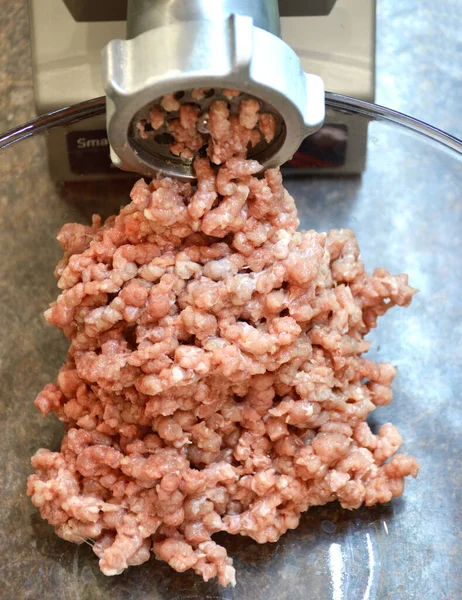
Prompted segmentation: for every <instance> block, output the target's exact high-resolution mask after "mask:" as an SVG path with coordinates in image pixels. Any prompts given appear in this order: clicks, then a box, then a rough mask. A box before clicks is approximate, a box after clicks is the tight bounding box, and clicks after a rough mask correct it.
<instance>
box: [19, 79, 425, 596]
mask: <svg viewBox="0 0 462 600" xmlns="http://www.w3.org/2000/svg"><path fill="white" fill-rule="evenodd" d="M228 92H229V96H230V97H232V95H233V91H232V90H228ZM204 93H205V92H204ZM196 97H197V98H199V97H200V93H199V91H197V94H196ZM177 104H178V101H177V100H176V98H175V97H173V96H171V97H168V98H165V99H164V100H163V102H162V104H161V107H158V108H156V110H155V111H152V113H151V121H152V122H160V121H161V119H163V118H164V114H165V113H164V112H163V111H166V112H168V111H172V110H177V109H178V108H179V107H178V106H177ZM227 110H228V109H227V106H226V103H222V104H219V103H217V104H216V105H215V106H214V107H213V108H212V109H211V114H213V113H214V112H215V117H213V118H212V119H211V128H212V129H213V134H214V136H216V137H215V139H214V140H212V142H211V143H210V145H209V151H210V152H209V153H211V154H212V155H215V153H216V152H217V151H218V150H217V148H218V149H219V153H223V152H225V154H226V153H227V152H228V151H229V152H231V154H233V156H229V157H228V158H227V159H226V160H225V161H224V164H223V165H222V166H221V167H219V168H218V169H216V170H215V169H214V168H213V167H212V165H211V163H210V161H209V159H208V158H204V157H202V158H198V159H196V161H195V170H196V175H197V186H196V187H192V186H191V185H190V184H189V183H181V182H179V181H175V180H172V179H169V178H158V179H154V180H153V181H152V182H151V183H149V184H148V183H146V182H144V181H143V180H140V181H139V182H138V183H137V184H135V186H134V188H133V190H132V192H131V200H132V201H131V203H130V204H128V205H127V206H125V207H124V208H122V209H121V211H120V213H119V214H118V215H117V216H115V217H111V218H110V219H108V220H107V221H106V222H105V223H104V224H102V223H101V220H100V219H98V218H95V219H94V222H93V225H92V226H91V227H82V226H81V225H76V224H74V225H66V226H65V227H64V228H63V229H62V231H61V233H60V235H59V240H60V243H61V245H62V247H63V249H64V257H63V260H62V261H61V262H60V263H59V265H58V268H57V270H56V273H57V276H58V278H59V282H58V285H59V287H60V289H61V294H60V295H59V297H58V298H57V300H56V302H54V303H53V304H52V305H51V307H50V309H49V310H48V311H47V312H46V318H47V319H48V321H49V322H50V323H52V324H54V325H56V326H57V327H59V328H60V329H62V330H63V331H64V333H65V334H66V336H67V337H68V338H69V340H70V348H69V353H68V356H67V359H66V362H65V364H64V366H63V367H62V369H61V371H60V374H59V376H58V381H57V384H48V385H47V386H45V388H44V389H43V390H42V391H41V392H40V394H39V395H38V396H37V399H36V401H35V403H36V406H37V408H39V410H40V411H41V412H42V414H43V415H46V414H48V413H50V412H53V413H55V414H56V415H57V416H58V418H59V419H60V420H61V421H62V422H63V423H65V426H66V435H65V436H64V439H63V441H62V444H61V450H60V452H50V451H49V450H44V449H42V450H39V451H38V452H37V453H36V455H35V456H34V457H33V459H32V464H33V466H34V468H35V474H33V475H31V476H30V477H29V480H28V494H29V495H30V496H32V502H33V503H34V504H35V506H37V507H38V508H39V509H40V512H41V515H42V517H43V518H44V519H47V520H48V522H49V523H50V524H51V525H53V526H54V527H55V528H56V532H57V534H58V535H59V536H60V537H62V538H63V539H66V540H68V541H71V542H74V543H83V542H86V541H89V543H91V544H92V545H93V548H94V551H95V553H96V554H97V556H98V557H99V559H100V568H101V570H102V571H103V573H105V574H106V575H115V574H118V573H121V572H122V571H123V570H124V569H126V568H127V567H128V566H130V565H138V564H141V563H143V562H145V561H146V560H148V558H149V556H150V553H151V551H152V552H153V553H154V554H155V556H156V557H157V558H159V559H161V560H165V561H166V562H168V563H169V564H170V565H171V566H172V567H173V568H174V569H176V570H177V571H180V572H182V571H185V570H187V569H193V570H194V571H195V572H196V573H198V574H199V575H201V576H202V577H203V578H204V579H205V580H208V579H210V578H213V577H218V580H219V582H220V583H221V584H222V585H224V586H226V585H228V584H231V585H234V582H235V574H234V569H233V567H232V560H231V559H230V558H229V557H228V556H227V554H226V550H225V549H224V548H223V547H221V546H219V545H217V544H216V543H215V542H214V541H213V540H212V535H213V534H214V533H216V532H218V531H226V532H228V533H231V534H241V535H247V536H250V537H251V538H253V539H254V540H256V541H257V542H259V543H264V542H275V541H276V540H277V539H278V538H279V537H280V536H281V535H282V534H283V533H285V532H286V531H287V530H288V529H293V528H295V527H297V525H298V522H299V519H300V515H301V514H302V513H303V512H304V511H306V510H307V509H308V508H309V507H310V506H315V505H322V504H325V503H326V502H330V501H332V500H336V499H337V500H338V501H339V502H340V504H341V505H342V506H343V507H344V508H347V509H354V508H358V507H359V506H360V505H361V504H366V505H367V506H370V505H372V504H375V503H377V502H388V501H389V500H390V499H391V498H392V497H394V496H399V495H400V494H401V493H402V492H403V481H404V478H405V477H406V476H408V475H412V476H416V474H417V471H418V465H417V463H416V461H415V460H414V459H413V458H411V457H408V456H404V455H401V454H396V451H397V450H398V448H399V447H400V445H401V443H402V440H401V436H400V435H399V433H398V431H397V430H396V428H395V427H394V426H393V425H391V424H386V425H383V426H382V427H381V428H380V430H379V432H378V434H377V435H375V434H373V433H372V431H371V430H370V429H369V427H368V425H367V423H366V418H367V416H368V414H369V413H370V412H371V411H373V410H374V409H375V407H376V406H381V405H384V404H388V403H389V402H390V401H391V397H392V394H391V383H392V381H393V378H394V376H395V374H396V372H395V369H394V367H393V366H392V365H390V364H388V363H382V364H376V363H374V362H373V361H371V360H369V359H367V358H365V357H364V356H363V354H364V353H365V352H367V350H368V349H369V343H368V342H367V341H365V339H364V336H365V335H366V334H367V333H368V332H369V330H370V329H371V327H375V326H376V322H377V318H378V317H379V316H381V315H383V314H384V313H385V312H386V311H387V310H388V309H389V308H391V307H392V306H395V305H399V306H407V305H408V304H409V303H410V302H411V299H412V296H413V294H414V292H415V290H413V289H412V288H411V287H409V285H408V283H407V277H406V276H404V275H398V276H393V275H391V274H390V273H388V272H387V271H385V270H384V269H377V270H376V271H374V273H373V274H372V275H369V274H367V273H366V272H365V270H364V266H363V263H362V262H361V259H360V256H359V249H358V246H357V243H356V239H355V236H354V234H353V232H352V231H349V230H346V229H340V230H333V231H330V232H329V233H317V232H315V231H296V229H297V227H298V218H297V212H296V209H295V204H294V201H293V200H292V198H291V197H290V195H289V194H288V193H287V191H285V190H284V188H283V186H282V179H281V176H280V173H279V171H278V170H277V169H272V170H268V171H266V173H265V174H264V176H263V177H262V178H259V179H257V178H256V177H255V174H256V173H257V172H259V171H260V165H259V164H258V163H256V162H255V161H249V160H246V159H245V158H244V157H243V156H241V150H236V147H238V146H239V144H237V146H236V145H234V146H233V145H232V144H231V145H229V144H228V146H226V147H225V145H223V144H222V145H221V146H220V143H221V142H220V140H222V141H223V142H226V143H227V141H229V139H232V138H233V136H234V135H235V134H236V135H237V138H239V135H240V133H242V132H243V131H246V132H247V133H246V134H245V135H244V137H243V139H244V141H245V140H247V137H246V136H247V135H248V131H249V129H248V128H249V127H251V126H252V125H253V124H254V122H255V121H256V119H257V118H258V119H259V121H260V123H261V121H262V120H263V122H264V127H263V128H262V132H263V135H265V136H271V135H272V133H271V127H272V125H271V119H268V118H266V117H265V116H264V115H260V116H259V117H258V114H257V112H258V106H257V105H255V104H253V103H247V104H245V105H244V110H243V112H242V113H241V116H240V117H237V118H236V120H235V121H232V120H230V119H228V116H227ZM196 119H197V111H196V110H195V109H194V108H184V109H182V110H181V114H180V118H179V120H178V123H177V124H175V125H174V126H173V127H174V128H176V129H174V130H175V131H178V132H179V133H181V135H183V133H184V132H186V133H188V132H191V131H192V130H193V129H194V123H195V121H196ZM214 119H215V120H214ZM236 132H237V133H236ZM178 135H179V134H178ZM185 135H186V134H185ZM237 138H236V139H237ZM182 139H183V138H182ZM185 139H186V138H185ZM215 142H217V144H215ZM233 143H234V142H233ZM241 146H242V144H241ZM242 148H244V146H242ZM242 152H243V150H242Z"/></svg>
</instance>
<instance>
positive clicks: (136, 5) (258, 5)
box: [127, 0, 281, 39]
mask: <svg viewBox="0 0 462 600" xmlns="http://www.w3.org/2000/svg"><path fill="white" fill-rule="evenodd" d="M233 14H234V15H242V16H247V17H251V18H252V20H253V24H254V26H255V27H260V29H265V30H266V31H269V32H270V33H274V35H280V34H281V22H280V20H279V10H278V2H277V0H252V2H249V1H248V0H128V8H127V39H130V38H134V37H136V36H137V35H139V34H140V33H144V32H145V31H149V30H150V29H155V28H156V27H165V26H167V25H174V24H176V23H182V22H185V21H203V20H211V21H223V20H224V19H227V18H228V17H229V16H230V15H233Z"/></svg>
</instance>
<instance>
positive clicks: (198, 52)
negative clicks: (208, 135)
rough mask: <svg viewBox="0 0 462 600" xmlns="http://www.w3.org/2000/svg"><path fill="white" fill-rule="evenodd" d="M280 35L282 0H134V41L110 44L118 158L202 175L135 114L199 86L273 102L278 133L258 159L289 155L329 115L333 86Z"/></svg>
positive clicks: (143, 168) (111, 117) (109, 86)
mask: <svg viewBox="0 0 462 600" xmlns="http://www.w3.org/2000/svg"><path fill="white" fill-rule="evenodd" d="M279 34H280V21H279V9H278V3H277V0H252V1H251V2H249V1H248V0H247V1H246V0H130V1H129V3H128V13H127V37H128V38H129V39H127V40H113V41H111V42H110V43H109V44H108V45H107V46H106V48H105V49H104V50H103V82H104V87H105V91H106V94H107V130H108V137H109V142H110V145H111V158H112V160H113V162H114V163H115V164H116V165H117V166H119V167H120V168H122V169H124V170H129V171H137V172H139V173H142V174H143V175H148V176H152V175H154V174H156V173H158V172H163V173H165V174H167V175H172V176H176V177H181V178H184V179H193V178H194V173H193V168H192V161H191V160H185V159H181V158H179V157H175V156H173V155H169V156H167V157H166V156H165V153H161V152H158V151H157V149H156V148H155V146H149V144H145V143H143V141H142V140H141V139H140V138H139V136H138V135H137V128H136V122H137V121H138V120H139V119H140V118H141V116H142V114H143V112H146V111H148V110H149V107H150V106H152V105H153V103H154V102H155V101H157V100H159V99H160V98H161V97H162V96H164V95H166V94H172V93H177V92H184V91H188V90H192V89H194V88H208V89H211V90H220V89H223V88H233V89H237V90H239V91H240V92H242V93H243V94H246V95H250V96H252V97H256V98H257V99H259V100H260V101H262V102H263V103H264V104H265V106H268V107H270V110H271V112H273V114H274V115H275V116H276V117H277V119H278V123H279V127H278V130H277V135H276V136H275V138H274V140H273V141H272V142H271V143H270V144H269V145H268V146H266V147H265V148H263V149H262V150H261V152H260V153H259V154H258V155H257V156H254V157H253V158H256V159H257V160H259V162H260V163H261V164H262V166H263V167H265V168H267V167H273V166H276V165H281V164H283V163H284V162H286V161H287V160H289V159H290V158H291V157H292V156H293V154H294V153H295V152H296V151H297V149H298V148H299V146H300V144H301V142H302V140H303V139H304V138H305V137H307V136H308V135H310V134H311V133H314V132H315V131H317V130H318V129H319V128H320V127H321V125H322V123H323V120H324V85H323V82H322V80H321V78H320V77H318V76H316V75H309V74H306V73H304V71H303V69H302V67H301V64H300V61H299V59H298V57H297V55H296V54H295V52H294V51H293V50H292V49H291V48H290V47H289V46H288V45H287V44H286V43H285V42H283V41H282V40H281V39H280V37H279ZM211 100H213V97H212V99H211ZM209 103H210V99H209ZM201 108H203V110H204V111H206V109H207V107H206V106H205V107H201Z"/></svg>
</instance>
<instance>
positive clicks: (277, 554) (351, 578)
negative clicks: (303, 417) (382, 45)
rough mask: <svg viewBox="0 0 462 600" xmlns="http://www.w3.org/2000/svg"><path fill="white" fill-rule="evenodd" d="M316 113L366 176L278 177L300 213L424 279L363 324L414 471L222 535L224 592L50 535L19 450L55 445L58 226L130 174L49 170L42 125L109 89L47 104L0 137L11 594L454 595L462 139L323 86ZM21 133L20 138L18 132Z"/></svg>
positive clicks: (93, 598)
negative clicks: (356, 501)
mask: <svg viewBox="0 0 462 600" xmlns="http://www.w3.org/2000/svg"><path fill="white" fill-rule="evenodd" d="M327 105H328V115H329V116H330V117H331V118H332V119H334V120H335V119H336V118H337V120H342V119H343V118H344V117H347V118H348V117H354V120H355V122H356V123H358V124H359V127H358V129H357V130H356V128H355V127H353V128H352V129H351V131H349V133H348V135H349V139H348V143H349V144H354V143H355V141H356V140H355V136H356V135H360V134H359V133H358V132H359V131H360V130H361V131H362V132H363V133H364V132H366V133H365V135H366V138H365V140H366V142H367V163H366V168H365V171H364V173H363V174H362V176H351V175H349V176H341V175H338V176H332V175H330V176H326V175H319V174H316V175H314V174H313V175H304V176H296V177H293V176H288V177H286V180H285V183H286V187H287V188H288V189H289V191H290V192H291V193H292V195H293V196H294V197H295V199H296V201H297V204H298V207H299V211H300V217H301V223H302V228H315V229H318V230H327V229H329V228H332V227H349V228H352V229H354V230H355V231H356V233H357V236H358V240H359V244H360V247H361V250H362V257H363V259H364V261H365V263H366V266H367V268H368V269H369V270H371V269H373V268H374V267H377V266H383V267H386V268H387V269H389V270H390V271H392V272H393V273H400V272H405V273H408V274H409V278H410V283H411V284H412V285H413V286H414V287H417V288H418V289H419V290H420V293H419V294H418V295H417V296H416V297H415V299H414V301H413V303H412V306H411V307H410V308H408V309H399V308H395V309H393V310H392V311H391V312H390V313H389V314H388V315H387V316H386V317H384V318H383V319H382V320H381V322H380V324H379V328H378V329H377V330H375V331H373V332H372V334H371V335H370V339H371V341H372V342H373V350H372V351H371V353H370V354H371V355H372V357H374V356H375V357H376V358H379V359H382V360H387V361H391V362H393V363H394V364H395V365H397V366H398V369H399V373H398V376H397V378H396V380H395V383H394V401H393V403H392V404H391V405H390V406H388V407H383V408H378V409H377V410H376V411H375V412H374V413H373V415H372V416H371V418H370V420H369V422H370V423H371V426H372V427H378V426H379V425H380V424H382V423H385V422H388V421H391V422H393V423H394V424H395V425H396V426H397V427H398V428H399V430H400V431H401V433H402V435H403V437H404V440H405V443H404V447H403V450H404V452H406V453H409V454H412V455H413V456H415V457H416V458H417V459H418V460H419V462H420V464H421V471H420V474H419V476H418V478H417V479H416V480H410V481H408V482H407V485H406V490H405V493H404V496H403V497H402V498H400V499H396V500H393V501H392V502H390V503H388V504H386V505H380V506H376V507H373V508H369V509H367V508H362V509H360V510H357V511H352V512H349V511H346V510H342V509H341V508H340V507H339V505H337V504H330V505H326V506H324V507H319V508H313V509H310V510H309V511H308V512H307V513H306V514H305V515H304V516H303V518H302V520H301V523H300V526H299V527H298V529H296V530H294V531H290V532H289V533H287V534H286V535H284V536H283V537H282V538H281V539H280V541H279V542H277V543H275V544H266V545H263V546H260V545H258V544H257V543H255V542H254V541H252V540H250V539H247V538H241V537H233V536H226V535H220V536H218V537H220V538H221V540H222V541H223V543H224V544H225V545H226V546H227V548H228V550H229V554H230V555H231V556H232V557H233V558H234V564H235V566H236V569H237V579H238V583H237V586H236V587H235V588H234V589H221V588H219V586H218V585H217V584H216V583H215V582H209V583H208V584H205V583H204V582H202V581H201V580H200V579H199V577H197V576H196V575H194V574H192V573H190V572H187V573H184V574H178V573H175V572H173V571H172V570H171V569H170V567H168V566H167V565H166V564H164V563H160V562H157V561H155V560H151V561H150V562H148V563H146V564H144V565H142V566H140V567H132V568H130V569H128V570H127V571H126V572H125V573H124V574H123V575H120V576H117V577H113V578H107V577H105V576H103V575H102V574H101V573H100V572H99V570H98V565H97V559H96V557H95V556H94V555H93V552H92V550H91V548H90V547H88V546H87V545H85V544H83V545H82V546H74V545H72V544H69V543H67V542H64V541H63V540H61V539H59V538H58V537H57V536H56V535H55V534H54V533H53V531H52V529H51V527H49V526H48V525H47V524H46V523H45V522H44V521H42V520H41V518H40V516H39V514H38V511H37V510H36V509H35V508H34V507H33V506H32V504H31V502H30V499H29V498H27V497H26V495H25V482H26V478H27V475H28V474H29V473H30V472H31V467H30V462H29V461H30V457H31V455H32V454H34V452H35V451H36V450H37V449H38V448H39V447H47V448H51V449H56V448H58V447H59V442H60V440H61V437H62V427H61V425H60V424H59V423H58V422H57V420H56V419H55V418H52V417H48V418H46V419H44V420H43V419H42V418H41V416H40V415H39V413H38V411H37V410H36V409H35V407H34V406H33V399H34V397H35V395H36V393H37V392H38V391H39V390H40V389H41V388H42V386H43V385H44V384H46V383H48V382H50V381H53V380H54V379H55V378H56V375H57V372H58V369H59V367H60V366H61V363H62V362H63V359H64V356H65V352H66V349H67V345H68V344H67V341H66V340H65V339H64V337H63V336H62V334H61V333H60V332H59V331H58V330H56V329H55V328H53V327H50V326H48V325H47V324H46V323H45V321H44V319H43V317H42V312H43V311H44V309H45V308H46V307H47V305H48V303H49V302H51V301H52V300H53V299H54V298H55V297H56V295H57V288H56V281H55V279H54V276H53V269H54V267H55V265H56V263H57V261H58V260H59V258H60V248H59V246H58V244H57V242H56V241H55V236H56V234H57V232H58V230H59V229H60V227H61V225H62V224H64V223H65V222H69V221H81V222H82V221H88V220H89V219H90V217H91V214H92V213H93V212H100V213H102V214H103V215H105V216H106V215H108V214H110V213H111V212H113V211H114V210H116V209H117V208H118V206H120V205H121V204H123V203H124V202H126V200H127V198H128V191H129V188H130V185H131V183H132V182H131V181H130V180H129V179H126V178H122V179H118V180H109V179H108V180H104V181H99V182H93V183H92V182H90V183H89V182H84V181H82V182H80V183H79V182H78V181H77V182H73V183H71V184H59V185H56V184H55V183H53V181H52V180H51V179H50V176H49V173H48V168H47V159H46V139H45V138H46V137H47V136H50V135H51V133H52V132H53V131H56V130H61V131H64V132H65V131H66V130H67V129H68V128H69V127H70V126H71V125H72V124H75V123H76V122H79V123H82V124H85V122H86V121H85V120H86V119H89V120H90V119H93V118H94V117H95V116H97V115H101V114H102V113H103V112H104V99H96V100H92V101H90V102H87V103H83V104H81V105H78V106H75V107H70V108H67V109H63V110H62V111H57V112H55V113H53V114H50V115H45V116H43V117H40V118H38V119H36V120H35V121H33V122H31V123H29V124H26V125H23V126H21V127H19V128H17V129H15V130H12V131H10V132H7V133H6V134H4V135H3V136H1V137H0V147H1V148H2V149H1V152H0V174H1V178H0V248H1V252H2V255H1V261H0V270H1V276H0V298H1V307H2V310H1V313H0V323H1V331H2V344H1V347H0V369H1V372H0V376H1V390H2V399H1V404H0V411H1V419H0V427H1V434H0V455H1V466H0V482H1V484H0V486H1V489H2V503H1V507H0V514H1V524H2V525H1V533H2V535H1V540H2V541H1V547H2V549H1V556H2V561H1V566H0V571H1V576H0V580H1V581H2V588H3V594H5V597H13V595H14V594H18V593H19V595H20V597H21V598H34V599H35V598H59V599H60V600H64V599H67V598H69V599H71V598H72V599H74V598H80V599H82V600H83V599H88V600H97V599H99V598H106V597H107V596H108V595H109V596H110V597H111V598H113V599H114V600H118V599H128V598H130V599H133V600H139V599H142V598H150V599H152V600H157V599H164V598H165V599H167V598H169V599H183V598H188V599H202V598H214V599H215V598H217V599H218V598H226V599H230V598H234V599H239V600H246V599H251V598H265V600H276V599H283V598H291V599H292V600H297V599H302V598H303V599H304V600H306V599H307V598H312V599H316V600H324V599H330V598H332V599H333V600H347V599H354V600H357V599H358V600H373V599H385V598H386V599H390V600H398V599H399V600H402V599H406V598H416V599H417V598H418V599H423V598H428V599H430V598H431V599H433V598H443V597H445V598H456V597H457V598H458V597H459V593H460V590H461V589H462V572H461V569H460V552H461V551H462V539H461V536H460V527H461V524H462V519H461V517H462V508H461V506H462V505H461V503H460V497H461V494H462V468H461V460H460V453H461V450H462V441H461V440H462V436H461V425H462V411H461V404H462V402H461V392H460V390H461V389H462V344H461V339H462V302H461V296H462V289H461V281H462V268H461V264H462V197H461V189H462V142H460V141H458V140H456V139H454V138H452V137H450V136H448V135H446V134H444V133H443V132H441V131H438V130H436V129H434V128H431V127H429V126H427V125H425V124H423V123H420V122H418V121H416V120H414V119H411V118H410V117H406V116H404V115H401V114H398V113H395V112H393V111H391V110H388V109H384V108H381V107H378V106H374V105H371V104H368V103H366V102H362V101H358V100H353V99H350V98H345V97H341V96H337V95H333V94H330V95H328V98H327ZM16 142H19V143H16Z"/></svg>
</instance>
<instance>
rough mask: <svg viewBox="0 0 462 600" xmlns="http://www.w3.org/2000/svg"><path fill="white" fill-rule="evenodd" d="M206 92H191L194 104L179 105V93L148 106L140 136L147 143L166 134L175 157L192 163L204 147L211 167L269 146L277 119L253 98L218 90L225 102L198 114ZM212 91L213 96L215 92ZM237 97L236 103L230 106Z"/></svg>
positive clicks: (221, 100)
mask: <svg viewBox="0 0 462 600" xmlns="http://www.w3.org/2000/svg"><path fill="white" fill-rule="evenodd" d="M209 92H210V90H204V89H201V88H197V89H194V90H192V91H191V99H192V101H193V103H184V101H183V103H182V101H181V99H180V100H179V99H178V97H179V95H178V94H177V95H174V94H168V95H166V96H163V98H161V100H160V104H156V105H154V106H153V107H151V109H150V111H149V123H148V121H147V120H146V119H142V120H140V121H139V122H138V123H137V124H136V129H137V131H138V134H139V136H140V137H141V138H142V139H143V140H149V139H150V138H152V137H155V136H156V135H158V134H159V133H160V131H163V132H164V133H167V132H168V133H169V134H170V135H171V136H173V139H174V142H173V143H171V144H170V146H169V148H170V152H171V153H172V154H173V155H174V156H179V157H181V158H183V159H185V160H193V159H195V158H198V157H199V156H200V155H201V152H202V151H203V150H204V149H205V148H207V155H208V157H209V159H210V161H211V162H212V163H213V164H214V165H223V164H224V163H226V161H227V160H229V159H232V158H233V157H242V158H245V157H246V155H247V151H248V150H249V149H250V148H253V147H254V146H256V145H257V144H258V143H260V142H261V141H262V140H264V141H265V142H266V144H271V142H272V141H273V140H274V138H275V136H276V129H277V119H276V117H275V115H274V114H272V113H269V112H264V111H263V109H262V107H261V103H260V102H259V101H258V100H257V99H256V98H253V97H249V96H245V95H243V94H242V93H241V92H239V91H238V90H231V89H223V90H221V92H220V90H218V93H220V97H221V98H223V97H224V98H225V99H224V100H223V99H218V100H215V101H213V102H211V104H210V106H209V107H208V108H207V109H204V110H203V111H202V113H201V107H200V105H199V104H196V102H199V103H200V102H201V100H203V99H204V98H206V97H207V94H208V93H209ZM211 92H212V95H214V90H211ZM183 96H184V93H183ZM236 98H238V99H239V100H238V103H237V104H235V105H232V101H233V100H235V99H236ZM167 116H168V119H167V120H166V118H167ZM177 117H178V118H177ZM164 128H165V129H164ZM259 169H261V167H260V166H259ZM198 179H200V178H199V177H198Z"/></svg>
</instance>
